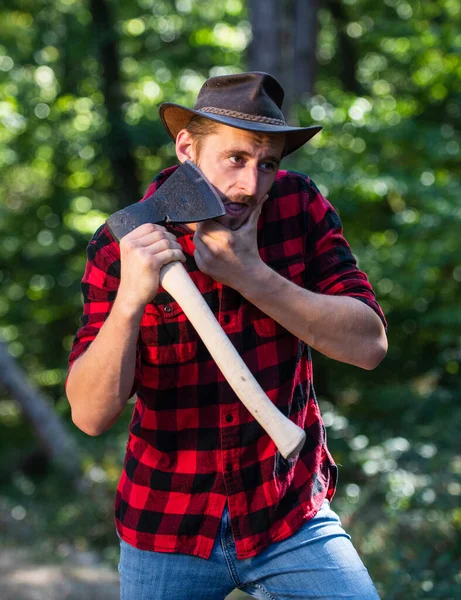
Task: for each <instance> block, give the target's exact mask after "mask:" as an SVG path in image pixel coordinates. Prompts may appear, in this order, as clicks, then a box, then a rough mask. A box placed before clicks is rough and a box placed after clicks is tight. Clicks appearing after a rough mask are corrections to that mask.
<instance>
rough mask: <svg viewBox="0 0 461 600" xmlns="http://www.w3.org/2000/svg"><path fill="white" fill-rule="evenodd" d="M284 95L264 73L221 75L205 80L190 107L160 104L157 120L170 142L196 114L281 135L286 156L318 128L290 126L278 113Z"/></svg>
mask: <svg viewBox="0 0 461 600" xmlns="http://www.w3.org/2000/svg"><path fill="white" fill-rule="evenodd" d="M284 95H285V93H284V91H283V88H282V86H281V85H280V84H279V82H278V81H277V80H276V79H274V77H272V76H271V75H269V74H268V73H261V72H257V71H255V72H251V73H239V74H237V75H221V76H218V77H211V78H210V79H208V80H207V81H205V83H204V84H203V86H202V88H201V90H200V92H199V94H198V96H197V101H196V102H195V105H194V108H187V107H185V106H181V105H180V104H173V103H172V102H163V103H162V104H161V105H160V109H159V110H160V118H161V119H162V122H163V124H164V125H165V128H166V130H167V132H168V133H169V135H170V136H171V137H172V138H173V140H176V136H177V135H178V133H179V132H180V131H181V129H184V127H185V126H186V125H187V124H188V122H189V121H190V120H191V119H192V117H194V116H196V115H197V116H201V117H206V118H207V119H212V120H213V121H217V122H218V123H223V124H224V125H229V126H231V127H237V128H238V129H247V130H248V131H258V132H262V133H285V134H286V143H285V149H284V151H283V156H286V155H287V154H290V153H291V152H293V151H294V150H296V149H297V148H299V147H300V146H302V145H303V144H305V143H306V142H307V141H308V140H310V139H311V137H313V136H314V135H315V134H316V133H318V132H319V131H320V130H321V129H322V128H321V127H320V126H318V125H315V126H311V127H290V126H289V125H288V123H287V122H286V120H285V117H284V116H283V113H282V111H281V108H282V102H283V97H284Z"/></svg>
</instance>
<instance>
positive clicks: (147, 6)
mask: <svg viewBox="0 0 461 600" xmlns="http://www.w3.org/2000/svg"><path fill="white" fill-rule="evenodd" d="M108 4H109V6H110V8H111V12H112V20H113V24H114V27H113V28H112V29H109V30H106V29H104V30H102V29H97V28H95V26H94V23H93V16H92V13H91V12H90V8H91V4H90V3H89V4H85V3H80V2H77V1H74V0H55V1H53V2H45V1H44V0H38V1H35V2H32V0H15V2H12V0H6V2H4V3H3V7H2V9H1V11H0V17H1V18H0V40H1V45H0V232H1V237H0V284H1V286H0V336H1V338H2V339H3V340H4V341H6V342H7V343H8V347H9V351H10V353H11V354H12V355H13V356H15V357H17V358H18V360H20V362H21V364H22V365H23V366H24V367H25V368H26V370H27V372H28V374H29V376H30V378H31V380H32V381H34V382H35V383H36V384H37V385H39V386H40V387H41V389H42V390H43V391H44V392H45V393H46V394H48V396H49V398H50V399H51V400H52V401H53V402H54V403H55V407H56V410H57V411H58V412H59V413H60V414H61V415H62V416H63V417H64V418H65V419H67V420H69V409H68V405H67V401H66V400H65V397H64V391H63V383H64V379H65V374H66V356H67V353H68V350H69V347H70V344H71V340H72V337H73V335H74V333H75V330H76V328H77V327H78V318H79V315H80V310H81V299H80V292H79V282H80V278H81V275H82V272H83V268H84V262H85V246H86V243H87V241H88V239H89V237H90V236H91V234H92V232H93V231H94V230H95V229H96V227H97V226H98V225H99V224H100V223H101V222H102V221H103V220H104V219H105V218H106V216H107V215H108V214H110V213H111V212H112V211H114V210H115V209H116V208H117V206H118V203H119V200H118V196H117V194H118V191H119V189H120V182H119V181H118V180H117V177H116V174H115V173H114V172H113V170H112V166H111V160H112V158H113V157H114V156H116V155H117V152H119V151H120V148H119V145H118V144H117V143H116V142H114V141H113V140H114V138H113V135H114V127H115V129H116V131H117V132H118V133H117V135H122V136H124V137H123V139H125V140H128V141H129V145H130V148H131V149H132V152H133V155H134V158H135V161H136V166H137V170H138V172H137V175H138V179H139V182H140V186H139V188H140V193H141V192H142V191H143V190H144V189H145V188H146V187H147V185H148V183H149V182H150V180H151V179H152V178H153V176H154V175H155V174H156V173H157V172H158V171H159V170H160V169H162V168H164V167H165V166H168V165H170V164H173V163H174V162H175V159H174V149H173V145H172V143H171V142H170V141H169V138H168V137H167V135H166V133H165V132H164V130H163V128H162V126H161V123H160V122H159V118H158V112H157V106H158V103H159V102H161V101H162V100H170V101H175V102H179V103H182V104H185V105H189V106H190V105H191V104H192V102H193V99H194V96H195V94H196V92H197V91H198V89H199V87H200V85H201V83H202V82H203V80H204V79H205V78H206V77H208V76H209V75H213V74H219V73H226V72H236V71H238V70H243V69H244V68H245V64H244V61H243V52H244V50H245V48H246V45H247V44H248V41H249V38H250V26H249V24H248V20H247V18H248V17H247V15H246V12H245V11H246V8H245V6H244V3H243V2H241V1H240V0H225V1H224V0H222V1H220V2H217V1H216V0H210V1H209V2H199V1H198V0H177V1H176V2H173V1H172V0H163V1H160V0H155V1H154V0H138V2H137V3H130V2H118V3H115V2H113V1H112V2H110V3H108ZM342 6H343V10H344V13H345V15H346V17H347V22H346V23H344V24H342V25H339V24H338V22H337V21H336V20H335V19H334V18H333V16H332V13H331V11H330V10H329V5H328V3H326V4H324V5H323V8H322V9H321V11H320V15H319V16H320V31H319V42H318V62H319V69H318V80H317V87H316V95H315V96H314V97H312V98H310V99H308V100H306V101H303V102H302V103H300V104H299V105H298V107H297V110H298V117H299V120H300V122H301V123H303V124H311V123H313V122H315V123H320V124H322V125H323V126H324V129H323V132H322V134H321V135H320V136H317V137H315V138H314V139H313V140H312V142H310V143H309V144H308V145H307V146H305V147H304V148H303V149H302V150H300V151H298V152H297V153H296V154H295V155H294V156H293V157H290V159H289V160H288V162H287V165H286V166H288V167H292V168H295V169H296V170H300V171H304V172H307V173H308V174H309V175H310V176H311V177H312V178H313V180H314V181H315V183H316V184H317V185H318V186H319V187H320V189H321V191H322V192H324V193H325V195H326V196H327V197H328V198H329V199H330V200H331V202H332V203H333V204H334V205H335V206H336V207H337V209H338V210H339V212H340V215H341V218H342V220H343V225H344V228H345V234H346V237H347V239H348V240H349V242H350V244H351V246H352V249H353V252H354V254H355V255H356V256H357V258H358V261H359V265H360V267H361V268H363V269H364V270H365V271H366V272H367V273H368V275H369V277H370V280H371V281H372V284H373V286H374V288H375V290H376V292H377V295H378V298H379V300H380V302H381V304H382V306H383V308H384V310H385V312H386V316H387V319H388V323H389V331H388V335H389V353H388V356H387V358H386V359H385V361H384V362H383V363H382V365H380V367H379V368H378V369H376V370H375V371H373V372H364V371H359V370H358V369H355V368H353V367H350V366H347V365H342V364H339V363H333V362H331V361H329V360H328V359H325V358H323V357H321V356H319V355H316V356H315V357H314V361H315V364H316V389H317V392H318V394H319V396H320V399H321V402H322V406H323V410H324V414H325V420H326V424H327V426H328V431H329V440H330V447H331V449H332V452H333V455H334V456H335V458H336V459H337V461H338V462H339V463H340V465H341V466H340V486H339V491H338V495H337V500H336V502H335V506H336V508H337V509H338V511H339V512H340V513H341V514H342V515H344V519H343V520H344V522H345V524H346V525H347V527H348V529H349V530H350V531H351V532H352V534H353V537H354V541H355V543H356V545H357V546H358V548H359V550H360V552H361V554H362V556H363V557H364V559H365V561H366V563H367V565H368V566H369V568H370V570H371V571H372V574H373V576H374V578H375V580H376V582H377V584H378V586H379V588H380V590H381V592H382V596H383V597H385V598H388V599H394V598H395V599H400V598H405V599H411V598H445V599H448V598H456V597H459V595H460V589H461V580H460V575H459V572H460V562H459V557H460V555H461V552H460V551H461V535H460V531H461V512H460V509H459V499H460V496H461V478H460V475H461V454H460V450H459V429H460V424H461V423H460V417H459V414H460V412H459V408H458V398H459V395H460V391H461V372H460V358H461V318H460V311H459V298H458V293H459V291H460V285H461V261H460V258H459V247H460V244H459V239H460V234H459V231H460V220H461V194H460V187H459V180H460V175H461V161H460V158H461V150H460V144H461V141H460V135H459V131H460V124H461V123H460V122H461V59H460V49H461V36H460V33H459V27H457V25H456V23H457V22H459V18H460V14H461V3H460V2H459V0H438V1H435V2H426V3H423V2H413V3H408V2H406V1H405V0H385V2H383V3H375V2H371V1H370V0H343V2H342ZM341 32H345V33H346V35H347V36H348V38H349V41H350V43H351V44H353V47H354V48H355V50H356V53H357V64H356V78H357V82H356V83H357V87H358V89H360V90H361V91H360V94H352V93H351V92H347V91H344V89H345V87H344V85H343V83H342V75H343V71H344V68H345V64H346V60H347V59H348V57H345V56H344V55H343V54H342V53H341V48H340V46H339V39H340V33H341ZM110 36H115V39H116V41H117V42H118V52H119V58H120V77H121V82H122V91H121V96H120V97H121V112H120V118H121V122H114V116H113V114H112V113H110V112H109V111H108V108H107V106H108V103H107V98H105V97H104V93H103V90H104V73H103V71H102V69H101V59H100V56H101V55H100V52H101V49H102V48H103V47H104V44H105V43H106V42H107V41H108V40H110ZM111 136H112V137H111ZM134 200H135V198H133V201H134ZM332 374H333V376H332ZM129 413H130V407H128V408H127V411H126V412H125V414H124V417H123V419H122V420H121V421H120V422H119V423H118V424H117V426H116V429H114V430H112V431H111V432H110V433H108V434H105V435H104V436H102V437H101V438H100V439H99V438H98V439H97V440H94V439H89V438H85V436H83V434H80V433H79V432H76V433H75V435H76V436H77V437H78V440H79V441H80V443H81V444H82V446H83V447H84V449H85V450H86V454H87V456H88V459H87V464H86V465H85V470H86V473H87V476H88V479H89V481H90V482H91V483H90V490H87V491H88V493H87V494H86V495H85V496H84V500H82V501H81V502H80V501H79V502H76V500H75V498H72V497H71V496H69V495H67V496H66V495H65V493H64V490H63V486H62V485H61V487H60V483H59V481H58V480H56V478H55V475H54V474H51V475H50V476H48V478H45V480H44V481H43V482H42V481H41V480H37V481H34V479H33V477H32V478H30V477H27V476H25V475H24V474H21V473H20V472H19V471H14V472H13V473H8V471H9V468H11V458H10V459H9V461H7V460H6V459H5V458H4V459H2V461H0V472H1V473H2V474H4V475H7V474H9V475H10V476H9V479H8V487H7V488H5V494H4V500H3V502H4V503H6V504H5V505H6V506H8V507H9V510H12V511H13V513H12V514H16V517H17V516H18V515H19V516H21V515H22V520H24V521H26V520H27V519H28V518H29V517H24V513H23V512H21V511H19V512H18V511H16V513H14V507H15V506H16V507H17V506H22V507H23V508H24V509H25V510H26V514H27V515H33V514H35V515H38V516H36V517H35V518H36V522H34V521H33V517H32V516H31V517H30V526H31V527H32V530H33V531H35V532H36V533H37V535H40V536H42V535H45V534H48V535H49V536H50V537H52V538H55V539H56V540H57V542H56V543H58V542H59V541H62V540H63V539H67V540H72V541H75V542H76V543H78V544H80V545H81V544H83V543H91V544H96V545H99V546H100V547H108V548H110V547H111V545H112V548H113V546H114V539H113V534H112V517H111V516H110V514H111V508H112V495H113V489H114V486H115V484H116V481H117V477H118V473H119V470H120V467H121V462H122V459H123V451H124V443H125V435H126V434H125V430H126V423H127V420H128V418H129ZM0 429H1V432H2V433H1V436H0V439H1V441H0V445H1V447H2V449H3V450H4V452H3V453H2V454H3V455H4V456H6V455H5V452H6V450H7V449H8V451H9V452H10V454H9V456H10V457H11V456H12V455H11V448H12V447H13V448H15V451H16V453H17V454H18V455H19V454H20V453H21V452H22V451H24V450H25V449H30V448H31V447H33V442H32V440H33V435H32V432H31V431H30V430H29V429H28V428H27V426H26V425H25V424H24V422H23V419H22V417H21V415H20V414H19V413H18V411H17V409H16V408H15V406H14V404H13V403H12V402H11V400H9V399H7V398H4V399H3V400H0ZM14 456H16V454H14V453H13V457H14ZM57 489H59V490H60V494H59V497H56V493H55V492H56V490H57ZM61 492H62V493H61ZM95 506H97V507H98V508H97V510H98V511H99V514H97V515H95V512H94V511H95V509H94V507H95ZM34 511H35V512H34ZM75 531H78V532H77V533H75ZM111 535H112V537H111ZM84 540H86V542H84ZM111 552H112V551H111V550H109V551H108V555H109V554H110V553H111ZM111 556H112V555H111Z"/></svg>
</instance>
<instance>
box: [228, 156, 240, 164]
mask: <svg viewBox="0 0 461 600" xmlns="http://www.w3.org/2000/svg"><path fill="white" fill-rule="evenodd" d="M229 160H230V161H231V162H232V163H234V165H241V164H242V162H243V158H242V157H241V156H230V157H229Z"/></svg>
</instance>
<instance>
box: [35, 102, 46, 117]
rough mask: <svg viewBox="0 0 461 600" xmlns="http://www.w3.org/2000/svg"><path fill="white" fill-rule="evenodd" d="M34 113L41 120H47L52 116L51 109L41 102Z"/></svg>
mask: <svg viewBox="0 0 461 600" xmlns="http://www.w3.org/2000/svg"><path fill="white" fill-rule="evenodd" d="M34 113H35V116H36V117H38V118H39V119H46V118H47V116H48V115H49V114H50V107H49V106H48V104H44V103H43V102H40V103H39V104H37V106H36V107H35V109H34Z"/></svg>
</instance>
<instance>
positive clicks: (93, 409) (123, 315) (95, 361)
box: [66, 297, 142, 435]
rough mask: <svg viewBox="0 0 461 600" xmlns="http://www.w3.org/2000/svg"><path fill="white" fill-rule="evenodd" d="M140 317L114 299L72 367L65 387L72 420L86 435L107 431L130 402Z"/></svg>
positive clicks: (140, 313) (121, 302)
mask: <svg viewBox="0 0 461 600" xmlns="http://www.w3.org/2000/svg"><path fill="white" fill-rule="evenodd" d="M141 316H142V311H133V310H128V308H127V307H126V306H124V303H123V300H121V299H119V298H118V297H117V298H116V300H115V302H114V305H113V307H112V311H111V313H110V314H109V316H108V317H107V320H106V321H105V323H104V325H103V326H102V327H101V329H100V331H99V333H98V335H97V336H96V338H95V339H94V341H93V342H92V343H91V345H90V346H89V348H88V349H87V350H86V352H85V353H84V354H83V355H82V356H80V357H79V358H78V359H77V361H76V362H75V363H74V365H73V366H72V369H71V371H70V373H69V377H68V380H67V385H66V392H67V397H68V400H69V403H70V405H71V409H72V420H73V422H74V423H75V424H76V425H77V427H79V428H80V429H81V430H82V431H84V432H85V433H88V434H89V435H98V434H100V433H102V432H103V431H105V430H106V429H108V428H109V427H110V426H111V425H112V424H113V423H114V422H115V421H116V419H117V418H118V416H119V415H120V413H121V412H122V410H123V408H124V407H125V405H126V403H127V401H128V399H129V396H130V392H131V389H132V386H133V381H134V376H135V367H136V342H137V338H138V332H139V324H140V321H141Z"/></svg>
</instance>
